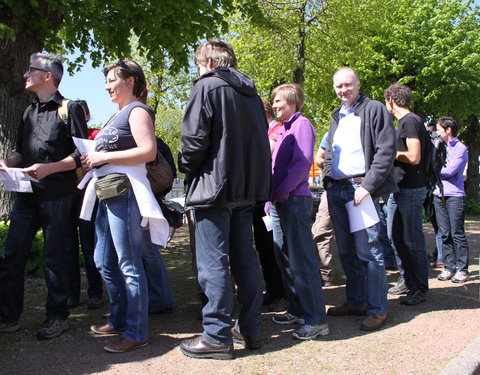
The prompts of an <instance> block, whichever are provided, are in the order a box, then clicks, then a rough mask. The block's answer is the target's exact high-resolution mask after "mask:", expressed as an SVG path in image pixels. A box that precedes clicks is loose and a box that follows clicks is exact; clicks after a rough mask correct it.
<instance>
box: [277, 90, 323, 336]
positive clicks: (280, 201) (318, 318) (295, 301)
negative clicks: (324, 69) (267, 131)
mask: <svg viewBox="0 0 480 375" xmlns="http://www.w3.org/2000/svg"><path fill="white" fill-rule="evenodd" d="M272 100H273V109H274V110H275V112H276V115H277V118H278V119H281V120H282V121H283V125H284V129H283V130H282V131H281V132H280V134H279V136H278V139H277V144H276V146H275V149H274V151H273V155H272V170H273V174H272V197H271V202H272V205H271V208H270V214H271V217H272V221H273V242H274V251H275V258H276V260H277V263H278V266H279V268H280V271H281V273H282V280H283V284H284V288H285V294H286V296H287V299H288V302H289V308H288V311H287V312H286V313H284V314H278V315H275V316H274V317H273V321H274V322H275V323H277V324H292V323H299V324H301V325H302V326H301V327H300V328H299V329H298V330H296V331H294V332H293V337H295V338H297V339H301V340H310V339H313V338H315V337H317V336H319V335H326V334H328V332H329V329H328V324H327V316H326V314H325V302H324V299H323V292H322V284H321V281H320V275H319V273H318V265H317V259H316V257H315V251H314V246H313V241H312V234H311V232H310V226H311V222H310V214H311V210H312V195H311V192H310V189H309V187H308V174H309V170H310V166H311V165H312V162H313V147H314V145H315V130H314V129H313V126H312V124H311V123H310V121H308V120H307V119H306V118H305V117H303V116H302V114H301V113H300V112H299V111H300V110H301V109H302V107H303V103H304V93H303V90H302V88H301V87H300V86H299V85H297V84H283V85H280V86H278V87H277V88H275V89H274V90H273V93H272Z"/></svg>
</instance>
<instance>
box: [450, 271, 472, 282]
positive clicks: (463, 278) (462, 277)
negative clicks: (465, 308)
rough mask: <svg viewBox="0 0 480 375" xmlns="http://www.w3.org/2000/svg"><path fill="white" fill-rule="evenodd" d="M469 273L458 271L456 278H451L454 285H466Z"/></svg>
mask: <svg viewBox="0 0 480 375" xmlns="http://www.w3.org/2000/svg"><path fill="white" fill-rule="evenodd" d="M468 278H469V277H468V272H465V271H461V270H458V271H457V273H456V274H455V276H453V277H452V278H451V281H452V283H464V282H465V281H468Z"/></svg>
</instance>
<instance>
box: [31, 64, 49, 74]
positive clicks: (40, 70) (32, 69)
mask: <svg viewBox="0 0 480 375" xmlns="http://www.w3.org/2000/svg"><path fill="white" fill-rule="evenodd" d="M34 70H38V71H39V72H49V71H50V70H47V69H42V68H35V67H34V66H30V67H29V68H28V70H27V72H28V74H32V72H33V71H34Z"/></svg>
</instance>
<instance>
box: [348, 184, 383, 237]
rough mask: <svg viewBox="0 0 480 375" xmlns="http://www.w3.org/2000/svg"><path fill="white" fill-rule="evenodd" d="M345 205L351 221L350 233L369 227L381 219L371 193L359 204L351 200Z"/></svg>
mask: <svg viewBox="0 0 480 375" xmlns="http://www.w3.org/2000/svg"><path fill="white" fill-rule="evenodd" d="M357 190H358V189H357ZM345 207H346V208H347V212H348V221H349V222H350V233H353V232H358V231H359V230H362V229H365V228H369V227H371V226H372V225H375V224H376V223H378V222H379V221H380V219H379V218H378V213H377V210H376V208H375V204H374V203H373V200H372V197H371V196H370V194H368V195H367V196H366V197H364V198H363V200H362V201H361V203H360V204H359V205H358V206H356V205H354V201H350V202H348V203H345Z"/></svg>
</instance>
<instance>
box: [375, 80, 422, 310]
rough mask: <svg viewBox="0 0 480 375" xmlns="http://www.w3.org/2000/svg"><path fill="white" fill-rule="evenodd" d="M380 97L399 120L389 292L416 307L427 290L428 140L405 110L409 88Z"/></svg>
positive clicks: (397, 87)
mask: <svg viewBox="0 0 480 375" xmlns="http://www.w3.org/2000/svg"><path fill="white" fill-rule="evenodd" d="M384 97H385V103H386V106H387V109H388V111H389V112H390V114H392V115H393V116H395V117H396V118H397V119H398V120H399V124H398V129H397V156H396V158H395V162H394V174H395V179H396V182H397V184H398V187H399V189H400V191H399V192H398V193H393V194H391V195H390V198H389V200H388V231H389V235H390V236H391V237H390V238H391V241H392V245H393V246H394V249H395V252H396V256H397V262H398V268H399V270H400V275H401V276H400V279H399V282H398V283H397V285H396V286H395V287H393V288H391V289H390V290H389V293H391V294H402V293H405V292H406V293H408V294H407V296H405V297H402V298H401V299H400V302H401V303H402V304H405V305H416V304H418V303H421V302H424V301H425V300H426V297H425V295H426V292H427V290H428V259H427V251H426V246H425V237H424V235H423V223H422V219H423V202H424V201H425V196H426V161H427V150H428V142H429V140H428V134H427V131H426V129H425V126H424V125H423V122H422V120H421V119H420V117H418V116H417V115H416V114H414V113H412V112H411V111H410V110H409V109H408V108H409V104H410V100H411V98H412V91H411V90H410V88H409V87H407V86H405V85H400V84H393V85H391V86H390V87H389V88H388V89H387V90H386V91H385V93H384ZM402 277H403V279H402ZM403 283H404V285H402V284H403Z"/></svg>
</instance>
